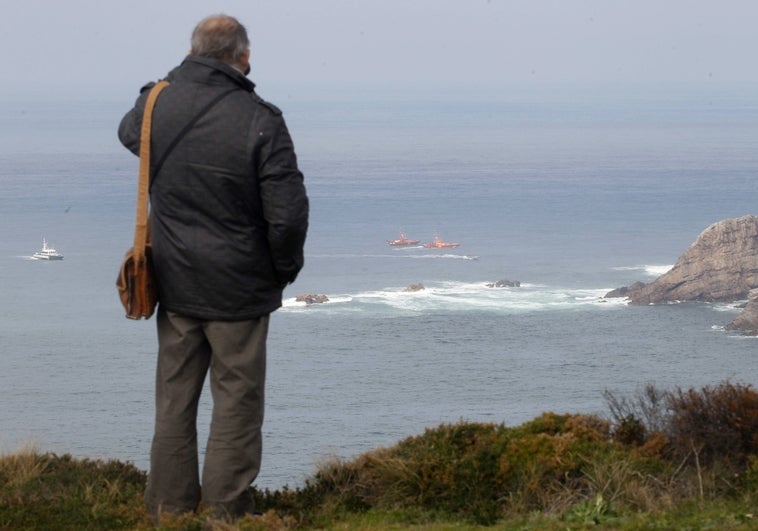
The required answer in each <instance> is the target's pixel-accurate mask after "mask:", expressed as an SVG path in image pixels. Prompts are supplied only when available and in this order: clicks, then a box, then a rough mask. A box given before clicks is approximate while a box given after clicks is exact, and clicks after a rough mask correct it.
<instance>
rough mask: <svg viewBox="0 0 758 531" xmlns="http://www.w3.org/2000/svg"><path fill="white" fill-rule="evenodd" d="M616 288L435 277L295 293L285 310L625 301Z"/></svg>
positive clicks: (515, 308) (536, 307) (562, 306)
mask: <svg viewBox="0 0 758 531" xmlns="http://www.w3.org/2000/svg"><path fill="white" fill-rule="evenodd" d="M608 291H610V288H598V289H576V288H560V287H554V286H546V285H541V284H529V283H522V284H521V286H519V287H505V288H495V287H489V286H488V285H487V283H486V282H452V281H450V282H431V283H428V284H427V283H425V284H424V288H423V289H421V290H419V291H408V289H407V288H406V287H399V286H398V287H389V288H386V289H381V290H372V291H362V292H357V293H342V294H329V293H326V294H325V295H326V296H327V297H328V298H329V301H328V302H326V303H322V304H310V305H307V304H306V303H304V302H297V301H296V300H295V298H294V297H293V298H288V299H286V300H285V301H284V304H283V308H282V311H294V312H298V311H310V310H316V311H322V310H326V311H330V312H335V313H343V312H344V313H348V312H350V313H351V312H378V313H382V312H393V313H394V312H398V311H399V312H406V313H426V312H445V311H450V312H465V311H482V312H494V313H503V314H514V313H528V312H539V311H545V310H572V309H580V308H589V307H596V308H612V307H618V306H625V305H626V300H625V299H619V298H614V299H605V298H604V295H605V293H607V292H608Z"/></svg>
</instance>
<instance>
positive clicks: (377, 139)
mask: <svg viewBox="0 0 758 531" xmlns="http://www.w3.org/2000/svg"><path fill="white" fill-rule="evenodd" d="M263 95H264V97H269V98H271V99H272V101H274V102H275V103H277V104H279V105H280V106H281V107H282V108H283V109H284V111H285V116H286V117H287V121H288V124H289V126H290V130H291V132H292V135H293V138H294V140H295V144H296V149H297V152H298V156H299V160H300V165H301V168H302V170H303V172H304V174H305V175H306V184H307V187H308V192H309V195H310V198H311V207H312V215H311V230H310V233H309V237H308V241H307V245H306V266H305V269H304V270H303V272H302V273H301V276H300V278H299V279H298V281H297V282H296V283H295V284H294V285H292V286H290V287H288V288H287V290H286V292H285V301H284V306H283V308H282V309H280V310H279V311H277V312H276V313H275V314H274V315H273V317H272V321H271V333H270V339H269V373H268V387H267V409H266V421H265V424H264V462H263V468H262V470H261V474H260V477H259V479H258V482H257V484H258V485H259V486H261V487H268V488H280V487H282V486H284V485H289V486H298V485H301V484H302V482H303V481H304V480H305V478H307V477H308V476H310V475H311V474H313V472H314V471H315V467H316V466H317V465H318V464H319V463H320V462H322V461H324V460H326V459H329V458H331V457H334V456H336V457H341V458H350V457H353V456H355V455H358V454H360V453H362V452H365V451H368V450H371V449H374V448H377V447H379V446H387V445H391V444H393V443H395V442H397V441H398V440H400V439H403V438H405V437H407V436H411V435H417V434H420V433H422V432H423V430H424V429H425V428H427V427H434V426H436V425H438V424H440V423H446V422H456V421H458V420H461V419H465V420H471V421H487V422H498V423H499V422H504V423H506V424H507V425H517V424H520V423H522V422H525V421H528V420H530V419H532V418H534V417H535V416H536V415H539V414H540V413H541V412H543V411H555V412H560V413H562V412H583V413H598V414H607V408H606V405H605V402H604V400H603V397H602V393H603V391H604V390H606V389H608V390H611V391H613V392H614V393H616V394H620V395H631V394H633V393H634V392H636V391H637V390H639V389H640V388H642V387H643V386H644V385H646V384H654V385H657V386H659V387H662V388H672V387H674V386H680V387H684V388H687V387H693V386H696V387H699V386H703V385H709V384H717V383H719V382H720V381H723V380H725V379H731V380H732V381H737V382H742V383H747V384H755V383H756V382H757V381H758V378H757V377H758V365H757V364H756V363H755V362H754V357H755V356H756V355H757V354H758V344H757V343H756V341H755V339H754V338H746V337H742V336H739V335H738V334H734V333H731V332H726V331H724V329H723V326H724V325H725V324H726V323H728V322H729V321H730V320H731V319H732V318H733V317H734V316H735V315H736V314H737V312H738V309H737V308H736V306H735V305H715V304H692V303H687V304H673V305H664V306H646V307H636V306H635V307H632V306H628V305H627V304H626V303H625V301H624V300H621V299H608V300H606V299H604V298H603V295H604V294H605V293H606V292H607V291H609V290H611V289H613V288H616V287H619V286H623V285H629V284H631V283H633V282H635V281H638V280H641V281H645V282H647V281H651V280H653V279H654V278H655V277H656V276H657V275H660V274H661V273H663V272H665V271H666V270H667V269H668V268H669V267H671V265H673V263H674V262H675V261H676V259H677V257H678V256H679V255H680V254H681V253H683V252H684V251H685V250H686V249H687V247H689V245H691V244H692V242H694V240H695V239H696V238H697V236H698V234H699V233H700V232H701V231H702V230H704V229H705V228H706V227H707V226H708V225H710V224H711V223H714V222H716V221H719V220H721V219H726V218H730V217H738V216H742V215H745V214H755V213H756V208H757V206H756V205H758V188H757V187H756V184H755V178H756V173H757V170H758V150H756V146H755V139H756V138H758V97H757V96H755V94H754V93H753V92H750V91H740V90H738V89H733V90H723V91H709V92H706V91H700V92H697V91H689V92H686V91H685V92H666V93H656V92H655V91H647V92H634V91H628V92H624V91H620V92H613V93H600V92H598V91H588V90H585V91H582V90H574V91H560V92H554V91H548V92H545V93H539V92H531V93H529V92H519V91H514V92H513V93H509V92H507V91H505V92H500V93H489V94H486V95H466V96H461V95H458V96H449V97H443V96H439V95H436V94H434V95H432V94H431V93H430V94H426V95H425V94H417V93H414V94H411V95H404V94H392V95H388V94H381V93H373V94H372V93H354V94H347V95H345V96H344V97H334V96H332V97H329V98H319V97H315V96H287V97H285V94H283V95H282V97H281V98H277V97H276V95H275V94H273V95H272V94H266V93H265V92H264V93H263ZM132 99H133V98H132V97H130V98H127V99H125V100H123V101H115V100H113V101H89V102H81V101H78V102H74V101H45V102H40V101H14V102H2V103H0V116H2V120H0V183H1V184H2V189H3V193H2V194H0V214H1V215H2V217H1V219H2V221H1V222H0V389H2V397H3V398H2V408H0V450H2V451H6V452H9V451H14V450H16V449H18V448H19V447H20V446H22V445H25V444H34V445H36V446H37V448H38V449H40V450H43V451H52V452H56V453H64V452H69V453H72V454H74V455H76V456H81V457H91V458H116V459H123V460H128V461H131V462H133V463H135V464H136V465H137V466H139V467H140V468H143V469H147V466H148V455H149V446H150V438H151V436H152V415H153V409H152V408H153V390H152V387H153V381H154V367H155V351H156V337H155V331H154V322H153V320H150V321H147V322H133V321H128V320H127V319H125V318H124V316H123V312H122V311H121V308H120V305H119V303H118V301H117V297H116V292H115V287H114V282H115V277H116V272H117V270H118V266H119V264H120V261H121V258H122V256H123V253H124V251H125V250H126V248H127V247H128V246H129V245H130V242H131V238H132V230H133V222H134V199H135V193H136V192H135V189H136V188H135V187H136V174H137V161H136V158H135V157H133V156H132V155H131V154H129V153H127V152H126V151H125V150H124V149H123V148H121V146H120V145H119V144H118V141H117V139H116V135H115V128H116V127H117V124H118V120H119V119H120V116H121V114H122V113H123V112H125V111H126V110H127V109H128V108H129V106H130V105H131V103H132ZM400 231H403V232H405V233H406V234H407V235H408V236H409V237H412V238H417V239H420V240H421V241H422V242H426V241H430V240H431V239H432V237H433V236H434V235H435V234H438V235H439V236H440V237H441V238H443V239H445V240H448V241H455V242H459V243H460V247H458V248H456V249H446V250H426V249H423V248H421V247H420V246H415V247H411V248H392V247H390V246H388V245H387V244H386V243H385V242H386V240H388V239H394V238H396V237H397V235H398V233H399V232H400ZM43 238H46V240H47V241H48V243H49V244H50V245H52V246H53V247H55V248H56V249H58V250H59V251H60V252H62V253H63V254H64V255H65V259H64V260H63V261H62V262H54V263H48V262H41V261H35V260H32V259H31V258H30V257H31V255H32V253H33V252H34V251H35V250H37V249H38V248H39V247H40V246H41V245H42V239H43ZM500 279H510V280H518V281H519V282H520V283H521V285H520V286H519V287H511V288H490V287H487V284H488V283H492V282H495V281H497V280H500ZM412 283H413V284H416V283H422V284H423V285H424V287H425V289H424V290H422V291H418V292H408V291H406V287H407V286H408V285H409V284H412ZM302 293H318V294H325V295H327V296H328V297H329V302H328V303H326V304H319V305H310V306H306V305H305V304H303V303H298V302H296V301H295V297H296V296H297V295H298V294H302ZM209 412H210V397H209V396H208V394H207V393H206V394H205V395H204V397H203V402H202V407H201V417H200V420H199V430H200V440H201V442H202V441H203V440H204V438H205V437H206V436H207V424H208V420H209Z"/></svg>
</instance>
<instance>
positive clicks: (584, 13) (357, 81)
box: [0, 0, 758, 98]
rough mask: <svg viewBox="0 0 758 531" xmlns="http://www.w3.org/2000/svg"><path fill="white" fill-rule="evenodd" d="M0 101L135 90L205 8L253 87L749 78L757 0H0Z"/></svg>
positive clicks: (731, 81) (695, 82)
mask: <svg viewBox="0 0 758 531" xmlns="http://www.w3.org/2000/svg"><path fill="white" fill-rule="evenodd" d="M0 5H1V6H2V7H1V8H0V9H2V16H0V44H2V49H4V50H5V54H4V63H5V64H4V68H3V80H2V81H3V83H2V84H0V85H1V86H0V96H4V97H15V96H18V95H24V94H25V95H28V96H34V97H36V96H50V95H60V96H61V97H73V96H77V95H79V96H89V95H91V94H99V95H101V96H103V97H105V95H112V96H113V97H115V98H118V97H122V95H123V94H130V95H131V94H134V93H135V91H136V89H137V88H138V87H139V86H140V85H141V84H143V83H144V82H146V81H149V80H153V79H157V78H160V77H162V76H163V75H165V73H167V72H168V70H170V69H171V68H172V67H173V66H175V65H176V64H178V63H180V62H181V60H182V58H183V57H184V56H185V55H186V52H187V50H188V49H189V36H190V33H191V31H192V28H193V27H194V26H195V24H196V23H197V22H198V21H199V20H200V19H202V18H203V17H205V16H206V15H209V14H214V13H225V14H228V15H232V16H235V17H237V18H238V19H239V20H240V21H241V22H242V23H243V24H244V25H245V26H246V27H247V29H248V32H249V34H250V37H251V44H252V46H251V48H252V50H251V51H252V69H253V70H252V73H251V74H250V77H251V79H253V80H254V81H255V82H256V83H257V84H258V85H259V87H261V86H267V85H273V86H282V85H290V86H294V87H300V88H302V89H303V90H305V87H331V86H336V87H341V86H342V87H348V86H353V87H361V86H374V87H382V86H387V87H403V86H408V87H411V86H422V87H427V88H428V89H431V90H440V91H444V90H447V89H449V88H451V87H463V88H464V89H465V88H466V87H468V88H471V89H476V88H477V87H507V86H509V85H522V86H527V87H528V86H541V87H547V86H555V85H561V84H577V85H588V86H593V85H594V86H603V85H608V84H617V85H635V84H647V85H655V84H661V85H671V84H684V85H690V86H694V87H707V86H718V87H724V86H731V85H737V84H741V85H756V86H758V68H756V64H755V63H756V62H757V61H756V60H755V59H754V58H755V57H756V50H758V30H757V29H756V21H757V20H758V2H755V0H718V1H716V0H636V1H624V0H465V1H464V0H382V1H378V0H244V1H243V0H225V1H224V0H202V1H201V0H130V1H118V2H116V1H112V0H65V1H55V0H23V1H20V0H0Z"/></svg>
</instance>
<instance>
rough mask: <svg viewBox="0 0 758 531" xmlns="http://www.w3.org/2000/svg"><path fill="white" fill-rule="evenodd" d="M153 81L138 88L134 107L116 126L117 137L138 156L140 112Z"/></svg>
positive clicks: (140, 125)
mask: <svg viewBox="0 0 758 531" xmlns="http://www.w3.org/2000/svg"><path fill="white" fill-rule="evenodd" d="M153 85H155V83H153V82H150V83H148V84H147V85H144V86H143V87H142V88H141V89H140V95H139V97H138V98H137V101H136V102H135V104H134V107H133V108H132V109H131V110H130V111H129V112H127V113H126V114H125V115H124V117H123V118H122V119H121V123H120V124H119V126H118V139H119V140H120V141H121V143H122V144H123V145H124V147H125V148H126V149H128V150H129V151H131V152H132V153H134V154H135V155H137V156H139V144H140V132H141V130H142V114H143V113H144V112H145V103H146V101H147V95H148V94H149V93H150V89H151V88H152V87H153Z"/></svg>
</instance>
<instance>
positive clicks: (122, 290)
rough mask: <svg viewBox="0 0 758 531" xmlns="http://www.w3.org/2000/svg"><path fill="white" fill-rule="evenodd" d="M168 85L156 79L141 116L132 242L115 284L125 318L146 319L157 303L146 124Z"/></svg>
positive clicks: (147, 129)
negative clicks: (149, 217)
mask: <svg viewBox="0 0 758 531" xmlns="http://www.w3.org/2000/svg"><path fill="white" fill-rule="evenodd" d="M166 86H168V82H167V81H160V82H158V83H157V84H156V85H155V86H154V87H153V88H152V89H151V90H150V94H148V97H147V102H146V103H145V113H144V115H143V117H142V132H141V137H140V154H139V159H140V161H139V185H138V187H137V222H136V224H135V228H134V246H133V247H132V248H131V249H129V250H128V251H127V252H126V256H124V261H123V262H122V263H121V269H120V270H119V273H118V277H117V278H116V288H118V295H119V297H120V299H121V304H123V306H124V309H125V310H126V317H127V318H129V319H142V318H145V319H149V318H150V316H151V315H153V312H155V306H156V305H157V304H158V283H157V281H156V278H155V271H154V269H153V260H152V245H151V242H150V225H149V219H148V216H147V196H148V190H149V188H150V126H151V124H152V118H153V107H154V106H155V100H156V99H157V98H158V94H160V92H161V91H162V90H163V89H164V88H166Z"/></svg>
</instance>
